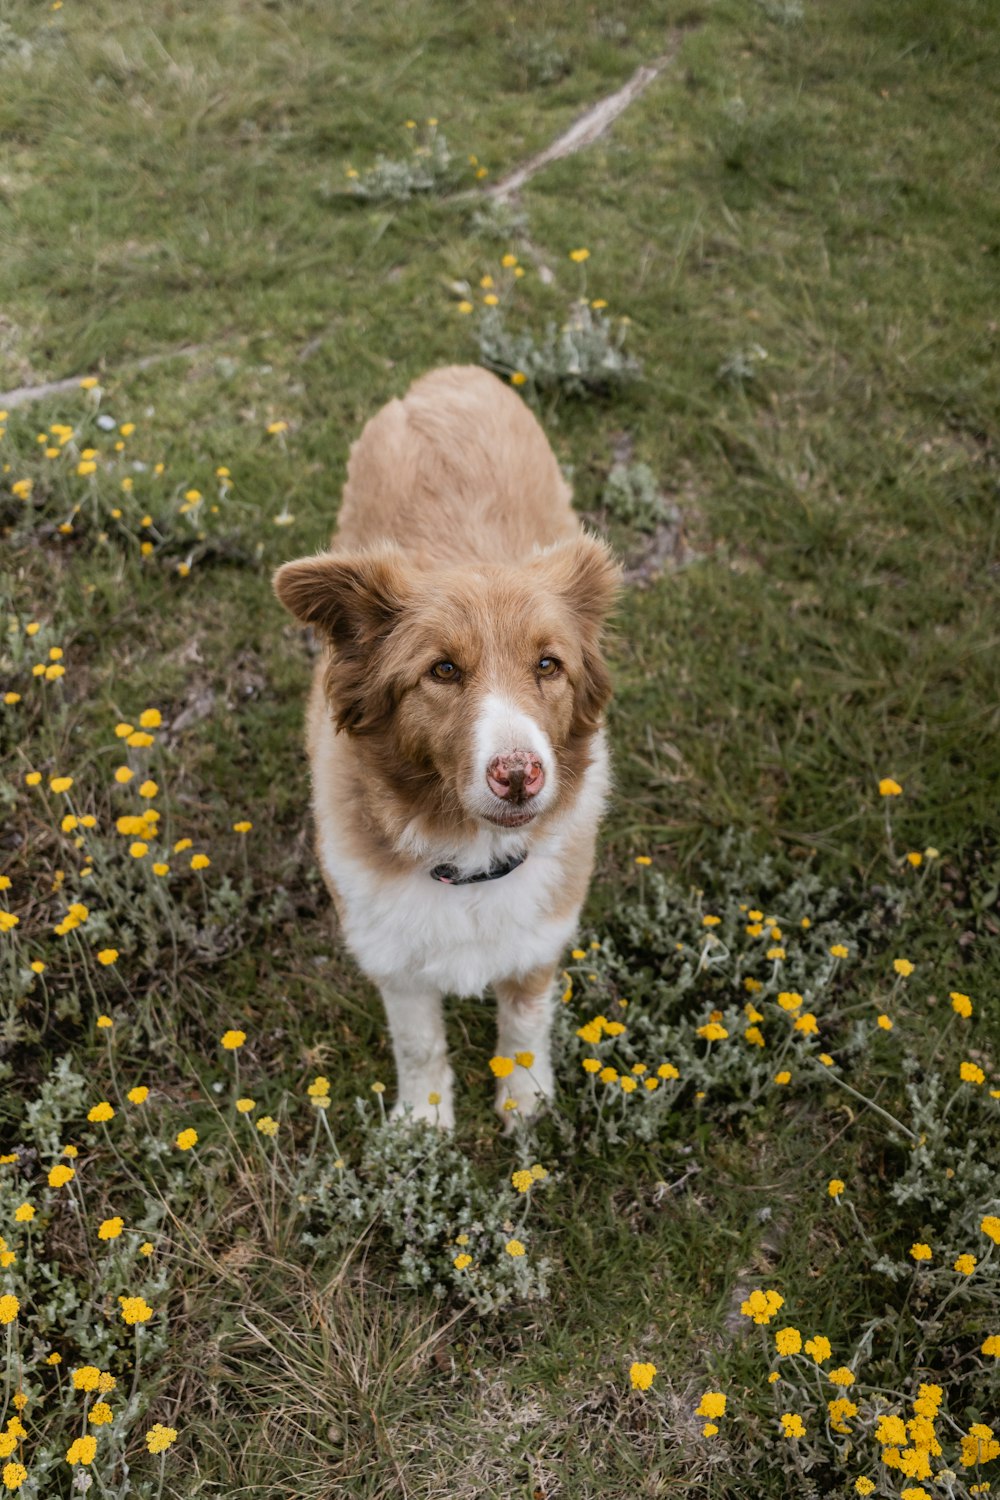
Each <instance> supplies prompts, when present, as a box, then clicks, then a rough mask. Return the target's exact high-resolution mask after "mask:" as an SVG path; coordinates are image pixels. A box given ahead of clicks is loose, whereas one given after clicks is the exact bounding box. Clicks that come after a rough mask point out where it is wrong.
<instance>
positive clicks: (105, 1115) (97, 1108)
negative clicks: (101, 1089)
mask: <svg viewBox="0 0 1000 1500" xmlns="http://www.w3.org/2000/svg"><path fill="white" fill-rule="evenodd" d="M114 1117H115V1111H114V1107H113V1106H112V1105H110V1104H109V1103H108V1101H107V1100H106V1099H102V1100H101V1102H100V1104H95V1105H94V1107H93V1109H91V1110H89V1111H88V1113H87V1119H88V1120H89V1121H90V1123H91V1125H100V1124H102V1123H103V1122H104V1121H106V1120H113V1119H114Z"/></svg>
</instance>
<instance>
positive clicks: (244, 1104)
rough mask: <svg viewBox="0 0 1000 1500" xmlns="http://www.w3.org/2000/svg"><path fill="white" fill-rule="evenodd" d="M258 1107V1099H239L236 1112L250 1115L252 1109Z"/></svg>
mask: <svg viewBox="0 0 1000 1500" xmlns="http://www.w3.org/2000/svg"><path fill="white" fill-rule="evenodd" d="M256 1108H257V1104H256V1101H255V1100H253V1099H237V1101H236V1112H237V1114H241V1115H248V1114H249V1113H250V1111H251V1110H253V1109H256Z"/></svg>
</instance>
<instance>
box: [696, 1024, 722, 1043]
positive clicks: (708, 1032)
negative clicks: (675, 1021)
mask: <svg viewBox="0 0 1000 1500" xmlns="http://www.w3.org/2000/svg"><path fill="white" fill-rule="evenodd" d="M698 1035H699V1036H700V1037H704V1039H705V1041H706V1042H721V1041H723V1040H724V1039H725V1038H726V1037H727V1036H728V1035H729V1032H728V1031H727V1030H726V1028H725V1027H724V1026H720V1025H719V1023H718V1021H708V1022H707V1023H706V1024H705V1025H704V1026H699V1027H698Z"/></svg>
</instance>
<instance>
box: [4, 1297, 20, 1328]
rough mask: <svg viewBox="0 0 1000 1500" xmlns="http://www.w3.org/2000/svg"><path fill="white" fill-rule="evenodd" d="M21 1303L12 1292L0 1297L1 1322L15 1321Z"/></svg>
mask: <svg viewBox="0 0 1000 1500" xmlns="http://www.w3.org/2000/svg"><path fill="white" fill-rule="evenodd" d="M20 1306H21V1304H20V1302H18V1300H17V1298H16V1297H15V1296H14V1295H13V1294H12V1293H11V1292H4V1294H3V1296H2V1297H0V1324H7V1323H13V1321H14V1319H15V1318H16V1317H17V1314H18V1309H19V1308H20Z"/></svg>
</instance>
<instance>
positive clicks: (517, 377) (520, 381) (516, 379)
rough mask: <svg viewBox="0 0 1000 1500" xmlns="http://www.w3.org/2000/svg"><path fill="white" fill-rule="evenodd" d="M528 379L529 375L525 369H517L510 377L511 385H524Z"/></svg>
mask: <svg viewBox="0 0 1000 1500" xmlns="http://www.w3.org/2000/svg"><path fill="white" fill-rule="evenodd" d="M527 379H528V377H527V375H525V373H524V371H523V370H515V371H514V373H513V375H512V376H511V377H510V383H511V385H524V384H525V382H526V381H527Z"/></svg>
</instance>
